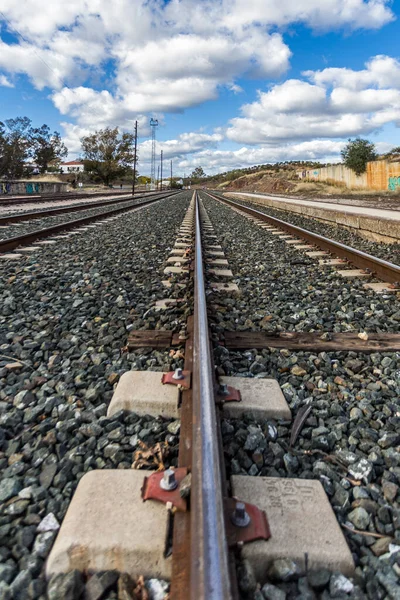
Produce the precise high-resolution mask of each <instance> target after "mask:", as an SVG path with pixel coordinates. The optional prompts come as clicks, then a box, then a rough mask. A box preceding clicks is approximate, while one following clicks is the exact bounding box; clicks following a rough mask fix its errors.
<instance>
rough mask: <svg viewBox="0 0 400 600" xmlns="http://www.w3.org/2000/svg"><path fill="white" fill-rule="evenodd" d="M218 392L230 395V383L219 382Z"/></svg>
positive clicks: (222, 394) (221, 394)
mask: <svg viewBox="0 0 400 600" xmlns="http://www.w3.org/2000/svg"><path fill="white" fill-rule="evenodd" d="M218 394H219V395H220V396H228V395H229V390H228V384H227V383H220V384H219V390H218Z"/></svg>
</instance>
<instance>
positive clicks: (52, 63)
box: [0, 0, 393, 118]
mask: <svg viewBox="0 0 400 600" xmlns="http://www.w3.org/2000/svg"><path fill="white" fill-rule="evenodd" d="M389 4H390V3H389V2H388V1H386V0H324V2H321V1H320V0H307V2H306V3H299V2H298V0H296V1H295V0H203V1H202V2H198V0H171V1H170V2H166V3H162V2H160V0H114V1H113V2H110V1H109V0H69V2H67V3H66V2H64V1H63V0H53V1H52V2H51V3H50V4H49V5H48V6H46V10H45V11H43V10H42V4H41V2H39V0H24V1H23V2H15V0H3V1H2V8H1V9H2V12H3V14H4V15H5V16H6V18H7V20H8V21H7V26H8V27H10V28H12V27H14V28H15V29H16V30H18V31H19V32H20V33H21V34H22V36H23V37H24V39H25V41H24V42H21V44H19V45H18V44H10V45H7V44H5V43H4V42H3V43H2V46H1V48H0V67H2V68H3V69H6V70H7V71H8V72H10V73H25V74H27V75H28V76H29V77H30V78H31V79H32V81H33V83H34V85H35V86H36V87H38V88H39V89H42V88H43V87H44V86H48V87H50V88H52V89H55V90H60V89H61V88H62V87H63V84H62V82H63V81H64V80H67V81H68V83H69V85H71V87H72V86H75V87H79V85H82V84H83V83H84V82H85V76H86V77H87V74H88V73H87V71H88V70H89V73H90V74H92V73H93V69H94V67H95V68H96V75H97V76H101V75H102V74H103V75H104V71H103V69H104V65H105V64H108V61H110V60H112V61H114V67H115V77H114V78H113V81H112V87H113V89H114V93H113V95H112V97H111V98H112V99H113V101H114V103H115V104H116V107H115V109H114V110H115V111H118V110H122V109H123V110H124V111H125V112H126V115H129V114H130V113H131V112H132V111H134V112H142V111H146V112H151V111H171V112H174V111H181V110H184V109H185V108H187V107H190V106H194V105H196V104H200V103H202V102H204V101H205V100H210V99H214V98H215V97H216V96H217V94H218V88H219V87H220V86H227V87H228V89H231V90H232V91H233V92H237V91H239V89H238V87H237V83H236V82H235V80H236V79H237V78H238V77H239V76H244V75H252V76H258V77H275V76H277V75H281V74H282V73H284V72H285V71H286V69H287V68H288V62H289V58H290V50H289V48H288V46H287V45H286V44H285V43H284V41H283V39H282V36H281V34H280V33H279V32H276V31H275V32H274V33H271V28H273V27H280V26H286V25H288V24H290V23H296V22H303V23H305V24H306V25H308V26H310V27H313V28H316V29H319V28H321V27H322V28H328V29H336V28H340V27H347V28H353V29H356V28H360V27H361V28H372V29H374V28H377V27H381V26H383V25H384V24H385V23H387V22H389V21H390V20H391V19H392V18H393V14H392V12H391V10H390V8H389ZM39 57H40V58H41V59H42V61H45V62H46V64H48V65H49V67H50V69H48V68H47V67H46V66H45V65H44V64H43V62H42V61H41V60H40V58H39ZM77 84H78V85H77ZM86 85H87V83H86ZM161 89H162V90H163V94H160V93H159V91H160V90H161ZM92 100H93V98H90V99H89V101H92ZM109 104H110V99H108V100H107V107H108V108H109ZM125 118H126V117H125Z"/></svg>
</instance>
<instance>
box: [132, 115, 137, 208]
mask: <svg viewBox="0 0 400 600" xmlns="http://www.w3.org/2000/svg"><path fill="white" fill-rule="evenodd" d="M136 163H137V121H135V149H134V153H133V181H132V197H133V196H134V195H135V181H136Z"/></svg>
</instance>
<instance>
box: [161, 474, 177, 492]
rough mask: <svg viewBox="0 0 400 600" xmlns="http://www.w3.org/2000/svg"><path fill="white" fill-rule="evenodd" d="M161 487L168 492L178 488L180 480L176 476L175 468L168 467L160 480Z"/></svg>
mask: <svg viewBox="0 0 400 600" xmlns="http://www.w3.org/2000/svg"><path fill="white" fill-rule="evenodd" d="M160 487H161V488H162V489H163V490H165V491H166V492H172V491H173V490H176V488H177V487H178V482H177V480H176V478H175V471H174V470H173V469H167V470H166V471H165V472H164V477H163V478H162V479H161V481H160Z"/></svg>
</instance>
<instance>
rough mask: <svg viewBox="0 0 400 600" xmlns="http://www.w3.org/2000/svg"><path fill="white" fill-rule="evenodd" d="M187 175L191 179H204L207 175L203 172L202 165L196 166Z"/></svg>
mask: <svg viewBox="0 0 400 600" xmlns="http://www.w3.org/2000/svg"><path fill="white" fill-rule="evenodd" d="M189 177H190V178H191V179H204V177H207V175H206V174H205V173H204V171H203V167H196V168H195V170H194V171H193V172H192V173H191V174H190V175H189Z"/></svg>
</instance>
